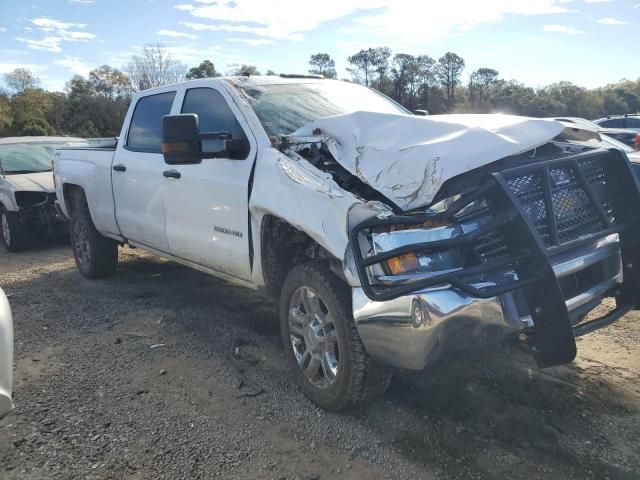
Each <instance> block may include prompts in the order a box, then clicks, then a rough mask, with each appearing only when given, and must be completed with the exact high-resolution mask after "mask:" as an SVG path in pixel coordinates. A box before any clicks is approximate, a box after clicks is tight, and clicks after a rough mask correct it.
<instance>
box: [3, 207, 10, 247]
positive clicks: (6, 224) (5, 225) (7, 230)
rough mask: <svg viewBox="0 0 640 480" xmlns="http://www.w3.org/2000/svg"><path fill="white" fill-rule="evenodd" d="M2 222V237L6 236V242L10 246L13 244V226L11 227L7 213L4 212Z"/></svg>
mask: <svg viewBox="0 0 640 480" xmlns="http://www.w3.org/2000/svg"><path fill="white" fill-rule="evenodd" d="M0 223H1V224H2V238H4V242H5V243H6V244H7V246H9V245H11V228H9V217H7V214H6V213H3V214H2V219H1V220H0Z"/></svg>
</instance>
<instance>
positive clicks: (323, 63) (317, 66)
mask: <svg viewBox="0 0 640 480" xmlns="http://www.w3.org/2000/svg"><path fill="white" fill-rule="evenodd" d="M309 65H311V67H313V68H311V69H309V73H314V74H316V75H323V76H324V77H325V78H336V77H337V74H336V62H335V61H334V60H333V59H332V58H331V57H330V56H329V54H328V53H314V54H313V55H311V58H310V59H309Z"/></svg>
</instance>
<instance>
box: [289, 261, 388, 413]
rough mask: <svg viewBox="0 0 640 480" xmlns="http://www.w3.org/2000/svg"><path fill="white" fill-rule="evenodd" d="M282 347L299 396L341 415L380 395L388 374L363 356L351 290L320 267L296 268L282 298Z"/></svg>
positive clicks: (311, 264)
mask: <svg viewBox="0 0 640 480" xmlns="http://www.w3.org/2000/svg"><path fill="white" fill-rule="evenodd" d="M280 329H281V333H282V342H283V345H284V348H285V351H286V354H287V357H288V359H289V362H290V365H291V367H292V369H293V372H294V376H295V379H296V382H297V384H298V387H299V388H300V390H301V391H302V392H303V393H304V394H305V395H306V396H307V397H308V398H309V399H310V400H311V401H313V402H314V403H315V404H316V405H318V406H319V407H321V408H324V409H327V410H334V411H338V410H343V409H345V408H349V407H352V406H355V405H357V404H359V403H362V402H364V401H366V400H368V399H371V398H375V397H377V396H380V395H382V394H383V393H384V391H385V390H386V388H387V386H388V385H389V381H390V380H391V370H390V369H389V368H386V367H383V366H382V365H379V364H377V363H376V362H374V360H373V359H372V358H371V357H370V356H369V355H368V354H367V353H366V352H365V350H364V346H363V345H362V342H361V341H360V337H359V336H358V331H357V329H356V326H355V324H354V321H353V317H352V312H351V299H350V295H349V288H348V286H347V285H345V284H344V283H343V282H342V281H341V280H340V279H338V277H336V275H335V274H334V273H333V272H331V270H330V269H329V268H327V267H326V266H324V265H322V264H319V263H308V264H304V265H300V266H297V267H294V268H293V269H292V270H291V272H290V273H289V275H288V276H287V278H286V280H285V283H284V286H283V288H282V293H281V298H280Z"/></svg>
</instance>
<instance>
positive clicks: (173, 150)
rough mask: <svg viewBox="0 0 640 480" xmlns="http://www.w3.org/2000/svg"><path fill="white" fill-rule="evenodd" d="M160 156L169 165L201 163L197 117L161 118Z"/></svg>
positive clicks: (174, 116) (170, 116)
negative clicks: (161, 155) (162, 156)
mask: <svg viewBox="0 0 640 480" xmlns="http://www.w3.org/2000/svg"><path fill="white" fill-rule="evenodd" d="M162 154H163V155H164V161H165V163H168V164H169V165H181V164H190V163H200V162H202V144H201V143H200V131H199V130H198V116H197V115H195V114H193V113H190V114H184V115H166V116H164V117H163V118H162Z"/></svg>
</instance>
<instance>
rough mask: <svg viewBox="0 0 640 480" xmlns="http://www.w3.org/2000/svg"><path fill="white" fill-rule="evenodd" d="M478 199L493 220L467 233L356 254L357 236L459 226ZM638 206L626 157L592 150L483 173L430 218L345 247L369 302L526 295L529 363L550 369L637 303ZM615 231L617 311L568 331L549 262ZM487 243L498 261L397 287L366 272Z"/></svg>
mask: <svg viewBox="0 0 640 480" xmlns="http://www.w3.org/2000/svg"><path fill="white" fill-rule="evenodd" d="M478 201H483V202H486V204H487V205H488V211H489V212H490V214H491V217H492V219H491V221H490V222H489V223H488V224H486V225H484V226H483V227H481V228H480V229H478V230H475V231H473V232H471V233H469V234H463V235H461V236H459V237H456V238H453V239H446V240H439V241H432V242H424V243H417V244H412V245H407V246H403V247H400V248H396V249H394V250H391V251H385V252H383V253H379V254H376V255H370V256H367V252H364V253H363V252H362V249H361V248H360V243H359V239H360V238H361V236H362V235H363V234H364V235H365V236H366V235H369V234H370V233H371V232H373V231H375V230H376V229H380V228H381V227H389V226H393V225H409V226H410V225H421V224H424V223H425V222H430V221H433V222H450V223H455V222H456V220H457V217H456V215H459V213H460V212H461V211H462V210H463V209H464V208H465V207H467V206H468V205H469V204H471V203H473V202H478ZM637 208H640V193H639V191H638V185H637V184H636V181H635V177H634V176H633V174H632V172H631V168H630V166H629V162H628V160H627V158H626V156H625V155H624V154H623V153H622V152H620V151H618V150H615V149H611V150H596V151H591V152H587V153H582V154H578V155H573V156H569V157H564V158H561V159H556V160H550V161H544V162H540V163H536V164H530V165H525V166H521V167H516V168H512V169H508V170H503V171H501V172H496V173H493V174H491V175H488V176H487V178H486V181H485V182H484V183H483V184H482V185H481V186H480V187H479V188H477V189H476V190H474V191H472V192H470V193H468V194H465V195H463V196H462V197H460V198H459V199H458V200H456V201H455V202H453V203H452V204H451V205H450V206H449V207H448V208H447V209H446V210H444V211H442V212H439V213H437V214H436V215H404V216H396V217H393V218H390V219H386V220H381V219H370V220H367V221H365V222H363V223H361V224H359V225H358V226H356V227H355V228H354V229H353V230H352V231H351V232H350V242H351V245H352V248H353V253H354V259H355V264H356V268H357V270H358V274H359V277H360V281H361V285H362V288H363V291H364V293H365V294H366V295H367V296H368V297H369V298H370V299H371V300H374V301H386V300H392V299H394V298H397V297H400V296H402V295H408V294H410V293H413V292H417V291H420V290H422V289H424V288H427V287H431V286H435V285H442V284H450V285H451V286H453V287H454V288H457V289H459V290H461V291H462V292H465V293H467V294H469V295H471V296H474V297H478V298H490V297H494V296H498V295H501V294H504V293H507V292H511V291H515V290H519V289H523V293H524V295H525V298H526V300H527V303H528V305H529V309H530V311H531V316H532V318H533V321H534V324H535V333H534V335H533V338H534V345H535V347H536V348H535V358H536V361H537V363H538V365H539V366H541V367H548V366H553V365H559V364H565V363H569V362H571V361H572V360H573V359H574V358H575V355H576V344H575V338H574V337H575V336H579V335H582V334H585V333H588V332H590V331H592V330H595V329H597V328H600V327H601V326H604V325H607V324H609V323H612V322H613V321H615V320H616V319H618V318H619V317H620V316H622V315H623V314H624V313H626V312H627V311H629V310H630V309H631V308H635V307H636V306H637V305H638V304H639V298H638V297H639V293H638V292H639V291H640V288H639V285H640V283H639V280H640V275H639V273H640V223H639V222H638V221H636V217H635V212H634V210H635V209H637ZM612 233H618V234H619V237H620V247H621V254H622V261H623V269H624V270H623V274H624V283H623V284H622V285H619V287H617V288H616V290H617V294H616V302H617V307H616V309H615V310H614V311H612V312H610V313H609V314H607V315H605V316H604V317H602V318H599V319H596V320H592V321H590V322H584V323H581V324H578V325H576V326H575V327H572V326H571V322H570V319H569V312H568V311H567V307H566V304H565V299H564V296H563V294H562V291H561V289H560V286H559V285H558V281H557V279H556V276H555V273H554V271H553V268H552V265H551V263H550V257H551V256H552V255H554V254H556V253H559V252H561V251H566V250H569V249H572V248H575V247H577V246H579V245H583V244H586V243H589V242H592V241H594V240H596V239H599V238H602V237H604V236H606V235H610V234H612ZM488 238H489V239H491V241H494V239H496V238H498V239H501V248H502V250H501V254H500V255H498V256H494V257H488V258H487V257H484V258H481V257H478V258H477V261H475V262H473V261H472V262H471V263H470V264H465V268H463V269H461V270H457V271H453V272H447V273H443V274H435V275H433V276H430V277H428V278H423V279H420V280H416V281H412V282H411V283H404V284H399V285H383V284H380V283H377V282H376V279H375V278H372V276H371V275H370V274H369V272H368V269H370V268H371V267H373V266H375V265H382V264H383V262H385V261H386V260H388V259H390V258H392V257H396V256H399V255H403V254H405V253H409V252H413V253H425V252H437V251H442V250H448V249H459V250H463V251H467V252H474V251H476V252H477V250H478V248H479V247H482V245H483V244H486V243H487V239H488ZM466 258H467V259H469V258H472V256H471V257H470V256H469V255H467V256H466ZM507 270H509V271H514V272H515V273H516V274H517V278H511V279H506V280H503V281H502V282H500V283H497V284H490V285H489V286H483V287H479V286H478V278H482V276H484V275H487V274H492V273H494V274H495V273H497V272H501V271H502V272H504V271H507Z"/></svg>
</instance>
